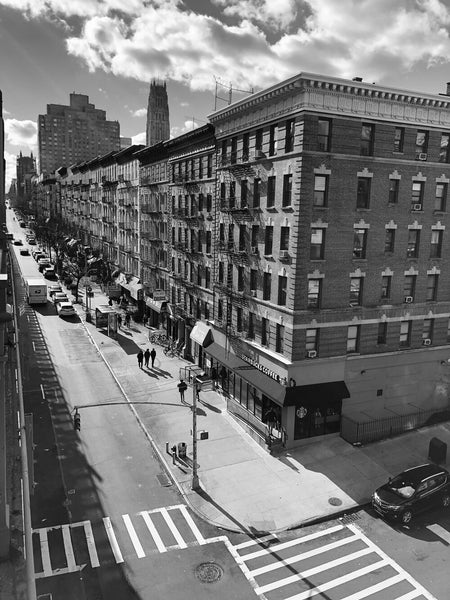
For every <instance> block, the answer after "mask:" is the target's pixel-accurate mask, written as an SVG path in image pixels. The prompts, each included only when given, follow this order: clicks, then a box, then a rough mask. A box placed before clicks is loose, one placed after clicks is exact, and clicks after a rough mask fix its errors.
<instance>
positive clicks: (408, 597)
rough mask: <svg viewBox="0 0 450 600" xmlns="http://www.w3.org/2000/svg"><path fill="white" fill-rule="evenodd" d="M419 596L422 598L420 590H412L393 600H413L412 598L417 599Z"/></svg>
mask: <svg viewBox="0 0 450 600" xmlns="http://www.w3.org/2000/svg"><path fill="white" fill-rule="evenodd" d="M419 596H422V592H421V591H420V590H412V591H411V592H408V593H407V594H403V596H400V597H399V598H396V599H395V600H414V598H418V597H419Z"/></svg>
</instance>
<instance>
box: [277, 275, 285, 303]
mask: <svg viewBox="0 0 450 600" xmlns="http://www.w3.org/2000/svg"><path fill="white" fill-rule="evenodd" d="M286 300H287V277H284V276H283V275H279V276H278V305H279V306H286Z"/></svg>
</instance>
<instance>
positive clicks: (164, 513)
mask: <svg viewBox="0 0 450 600" xmlns="http://www.w3.org/2000/svg"><path fill="white" fill-rule="evenodd" d="M161 514H162V516H163V517H164V520H165V522H166V523H167V525H168V526H169V529H170V531H171V532H172V534H173V537H174V538H175V539H176V541H177V543H178V547H179V548H187V544H186V542H185V541H184V540H183V538H182V537H181V534H180V532H179V531H178V529H177V528H176V527H175V523H174V522H173V521H172V517H171V516H170V515H169V513H168V512H167V509H166V508H162V509H161Z"/></svg>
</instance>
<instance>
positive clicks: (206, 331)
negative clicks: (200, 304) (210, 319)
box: [190, 321, 212, 346]
mask: <svg viewBox="0 0 450 600" xmlns="http://www.w3.org/2000/svg"><path fill="white" fill-rule="evenodd" d="M190 336H191V340H194V342H197V344H199V345H200V346H207V345H208V344H210V343H211V342H212V330H211V327H209V326H208V325H207V324H206V323H203V322H202V321H197V323H196V324H195V325H194V327H193V329H192V331H191V334H190Z"/></svg>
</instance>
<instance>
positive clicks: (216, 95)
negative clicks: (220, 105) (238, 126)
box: [214, 75, 254, 110]
mask: <svg viewBox="0 0 450 600" xmlns="http://www.w3.org/2000/svg"><path fill="white" fill-rule="evenodd" d="M214 81H215V82H216V89H215V92H214V110H217V100H222V101H223V102H227V104H228V105H230V104H231V102H232V99H233V84H232V83H231V81H230V83H229V85H227V84H226V83H222V82H221V81H220V79H219V78H218V77H216V76H215V75H214ZM219 87H222V88H225V89H228V98H222V96H219V92H218V90H219ZM234 91H235V92H240V93H242V94H253V92H254V89H253V88H251V89H250V90H240V89H239V88H234Z"/></svg>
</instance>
